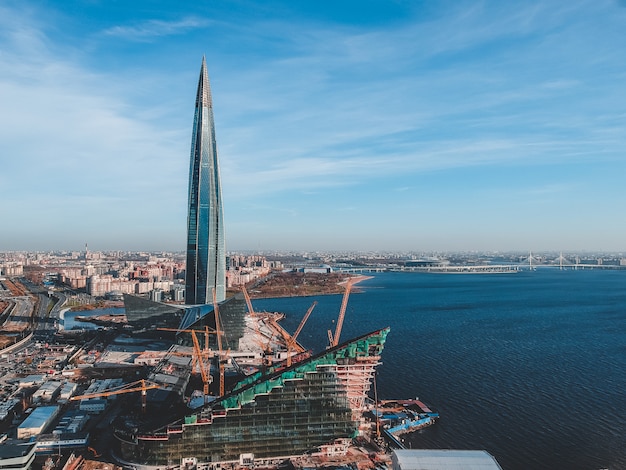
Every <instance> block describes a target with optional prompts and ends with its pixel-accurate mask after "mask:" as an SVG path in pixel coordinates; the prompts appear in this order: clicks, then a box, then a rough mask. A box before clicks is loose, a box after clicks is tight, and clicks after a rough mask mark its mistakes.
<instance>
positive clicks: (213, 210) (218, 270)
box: [185, 57, 226, 305]
mask: <svg viewBox="0 0 626 470" xmlns="http://www.w3.org/2000/svg"><path fill="white" fill-rule="evenodd" d="M195 108H196V109H195V112H194V117H193V133H192V138H191V158H190V164H189V199H188V201H189V202H188V206H187V207H188V216H187V263H186V269H185V303H186V304H188V305H195V304H208V303H212V302H213V293H215V301H216V302H223V301H224V300H225V299H226V247H225V244H224V242H225V237H224V207H223V205H222V188H221V182H220V167H219V159H218V156H217V139H216V137H215V124H214V115H213V101H212V98H211V84H210V82H209V74H208V71H207V66H206V59H205V58H204V57H202V66H201V67H200V78H199V79H198V92H197V94H196V106H195Z"/></svg>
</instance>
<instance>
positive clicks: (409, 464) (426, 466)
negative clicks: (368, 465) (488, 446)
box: [391, 449, 502, 470]
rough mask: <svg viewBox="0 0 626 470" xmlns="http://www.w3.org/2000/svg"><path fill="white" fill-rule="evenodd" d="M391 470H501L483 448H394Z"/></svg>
mask: <svg viewBox="0 0 626 470" xmlns="http://www.w3.org/2000/svg"><path fill="white" fill-rule="evenodd" d="M391 469H392V470H458V469H466V470H502V467H500V464H498V462H497V461H496V459H495V458H494V457H493V456H492V455H491V454H489V453H488V452H487V451H485V450H448V449H443V450H430V449H429V450H426V449H419V450H418V449H415V450H409V449H402V450H394V451H393V454H392V455H391Z"/></svg>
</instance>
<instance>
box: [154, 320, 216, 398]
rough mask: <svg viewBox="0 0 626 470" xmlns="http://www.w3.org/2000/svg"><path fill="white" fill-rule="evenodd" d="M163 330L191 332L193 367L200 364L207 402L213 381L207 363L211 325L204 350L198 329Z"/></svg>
mask: <svg viewBox="0 0 626 470" xmlns="http://www.w3.org/2000/svg"><path fill="white" fill-rule="evenodd" d="M159 330H161V331H175V332H178V333H191V339H192V341H193V352H194V355H193V359H194V363H193V365H192V369H195V366H196V364H197V365H198V369H200V377H201V378H202V386H203V390H202V392H203V393H204V400H205V403H206V400H207V397H208V395H209V384H210V383H211V375H210V373H209V365H208V363H205V357H206V356H207V355H208V352H209V347H208V344H209V330H210V329H209V327H208V326H206V327H205V330H204V331H205V341H204V351H202V350H201V349H200V342H199V341H198V336H197V335H196V333H197V331H198V330H178V329H176V328H159ZM212 331H213V332H215V330H212Z"/></svg>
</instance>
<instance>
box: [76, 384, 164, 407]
mask: <svg viewBox="0 0 626 470" xmlns="http://www.w3.org/2000/svg"><path fill="white" fill-rule="evenodd" d="M154 388H164V385H161V384H157V383H154V382H149V381H147V380H145V379H141V380H138V381H136V382H131V383H129V384H126V385H122V386H120V387H116V388H111V389H109V390H105V391H103V392H98V393H88V394H86V395H76V396H73V397H71V398H70V400H72V401H75V400H89V399H90V398H101V397H110V396H112V395H121V394H122V393H131V392H139V391H140V392H141V411H143V412H144V413H145V411H146V396H147V391H148V390H152V389H154Z"/></svg>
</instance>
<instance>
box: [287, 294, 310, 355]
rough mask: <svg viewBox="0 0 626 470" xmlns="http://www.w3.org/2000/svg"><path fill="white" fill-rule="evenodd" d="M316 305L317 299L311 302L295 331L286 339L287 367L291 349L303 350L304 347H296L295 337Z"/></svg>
mask: <svg viewBox="0 0 626 470" xmlns="http://www.w3.org/2000/svg"><path fill="white" fill-rule="evenodd" d="M316 305H317V301H315V302H313V303H312V304H311V306H310V307H309V309H308V310H307V311H306V313H305V314H304V317H302V320H301V321H300V324H299V325H298V328H296V331H295V333H294V334H293V335H291V336H290V337H289V338H288V339H287V367H290V366H291V351H292V350H294V349H297V350H298V352H304V348H301V347H298V346H299V345H298V342H297V340H296V339H297V338H298V335H299V334H300V332H301V331H302V328H303V327H304V324H305V323H306V321H307V320H308V319H309V316H310V315H311V312H312V311H313V309H314V308H315V306H316Z"/></svg>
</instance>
